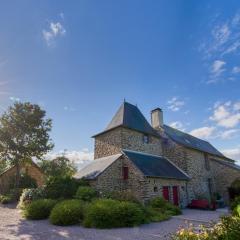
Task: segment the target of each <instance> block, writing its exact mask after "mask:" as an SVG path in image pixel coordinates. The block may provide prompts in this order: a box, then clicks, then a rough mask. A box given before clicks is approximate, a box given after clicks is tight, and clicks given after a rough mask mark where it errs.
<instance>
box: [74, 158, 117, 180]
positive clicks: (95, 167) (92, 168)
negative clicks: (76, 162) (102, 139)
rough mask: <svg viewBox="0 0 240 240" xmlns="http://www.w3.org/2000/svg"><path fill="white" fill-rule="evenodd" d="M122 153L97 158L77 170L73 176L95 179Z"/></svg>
mask: <svg viewBox="0 0 240 240" xmlns="http://www.w3.org/2000/svg"><path fill="white" fill-rule="evenodd" d="M121 156H122V154H115V155H111V156H108V157H103V158H98V159H95V160H93V161H92V162H91V163H89V164H88V165H87V166H86V167H84V168H83V169H81V170H80V171H78V172H77V173H76V174H75V175H74V178H77V179H80V178H82V177H84V178H86V179H89V180H91V179H95V178H96V177H97V176H98V175H99V174H101V173H102V172H103V171H104V170H105V169H106V168H108V167H109V166H110V165H111V164H112V163H113V162H115V161H116V160H117V159H118V158H120V157H121Z"/></svg>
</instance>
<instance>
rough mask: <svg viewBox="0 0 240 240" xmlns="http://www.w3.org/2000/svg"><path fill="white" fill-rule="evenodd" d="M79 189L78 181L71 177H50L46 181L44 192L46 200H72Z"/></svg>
mask: <svg viewBox="0 0 240 240" xmlns="http://www.w3.org/2000/svg"><path fill="white" fill-rule="evenodd" d="M78 187H79V182H78V180H76V179H74V178H71V177H64V178H60V177H52V178H49V179H48V180H47V183H46V186H45V191H46V195H47V197H48V198H51V199H59V198H62V199H66V198H73V196H74V195H75V193H76V191H77V189H78Z"/></svg>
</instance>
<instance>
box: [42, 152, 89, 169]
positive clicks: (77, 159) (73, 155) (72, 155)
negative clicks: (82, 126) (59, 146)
mask: <svg viewBox="0 0 240 240" xmlns="http://www.w3.org/2000/svg"><path fill="white" fill-rule="evenodd" d="M62 155H64V156H66V157H67V158H68V159H69V160H71V161H72V162H74V163H75V164H76V166H77V167H78V169H81V168H83V167H84V166H86V165H87V164H88V163H89V162H91V161H92V160H93V156H94V153H93V152H90V151H89V150H88V149H87V148H84V149H82V150H79V151H77V150H73V151H59V152H52V153H49V154H47V156H46V158H47V159H50V160H51V159H54V158H56V157H58V156H62Z"/></svg>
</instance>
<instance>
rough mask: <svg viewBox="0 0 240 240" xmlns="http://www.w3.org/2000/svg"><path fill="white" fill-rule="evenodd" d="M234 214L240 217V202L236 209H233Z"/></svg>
mask: <svg viewBox="0 0 240 240" xmlns="http://www.w3.org/2000/svg"><path fill="white" fill-rule="evenodd" d="M233 215H234V216H237V217H239V218H240V204H238V205H237V206H236V207H235V208H234V210H233Z"/></svg>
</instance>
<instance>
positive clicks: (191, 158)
mask: <svg viewBox="0 0 240 240" xmlns="http://www.w3.org/2000/svg"><path fill="white" fill-rule="evenodd" d="M163 155H164V156H165V157H167V158H168V159H170V160H171V161H172V162H174V163H175V164H176V165H177V166H178V167H180V168H181V169H182V170H184V171H185V172H186V173H187V174H188V175H189V176H190V177H191V179H190V181H189V182H188V197H189V201H191V200H192V199H194V198H201V197H207V198H210V192H209V186H208V179H209V178H212V176H211V172H210V171H209V170H207V169H206V168H205V157H204V153H203V152H200V151H197V150H194V149H190V148H186V147H184V146H182V145H179V144H177V143H175V142H173V141H172V140H171V139H169V138H168V140H167V141H165V142H163Z"/></svg>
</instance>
